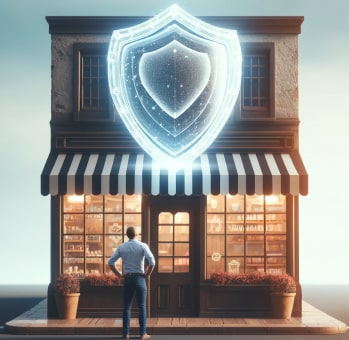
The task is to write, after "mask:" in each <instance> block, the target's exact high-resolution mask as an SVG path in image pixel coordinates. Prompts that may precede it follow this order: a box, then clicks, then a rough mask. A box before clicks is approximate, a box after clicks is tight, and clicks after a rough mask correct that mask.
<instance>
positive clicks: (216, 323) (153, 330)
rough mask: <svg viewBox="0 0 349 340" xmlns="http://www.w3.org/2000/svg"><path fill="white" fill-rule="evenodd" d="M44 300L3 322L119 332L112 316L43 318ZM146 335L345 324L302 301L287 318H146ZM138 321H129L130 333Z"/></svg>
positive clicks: (31, 328) (28, 328)
mask: <svg viewBox="0 0 349 340" xmlns="http://www.w3.org/2000/svg"><path fill="white" fill-rule="evenodd" d="M46 311H47V301H46V300H43V301H42V302H40V303H39V304H38V305H37V306H35V307H34V308H32V309H30V310H28V311H27V312H25V313H24V314H22V315H20V316H18V317H17V318H16V319H14V320H11V321H9V322H7V323H6V324H5V330H6V331H7V332H9V333H13V334H37V335H39V334H69V335H73V334H79V335H81V334H108V335H109V334H116V335H117V334H120V335H121V332H122V320H121V319H114V318H78V319H76V320H59V319H57V320H56V319H47V317H46ZM147 331H148V333H149V334H154V335H155V334H197V335H199V334H217V335H221V334H340V333H345V332H346V331H347V325H346V324H344V323H343V322H341V321H339V320H336V319H334V318H333V317H331V316H329V315H327V314H325V313H323V312H322V311H320V310H318V309H316V308H314V307H313V306H311V305H309V304H308V303H306V302H303V316H302V317H301V318H292V319H290V320H280V319H255V318H254V319H248V318H148V321H147ZM137 333H138V321H137V320H136V319H132V320H131V334H137Z"/></svg>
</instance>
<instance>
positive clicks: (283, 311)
mask: <svg viewBox="0 0 349 340" xmlns="http://www.w3.org/2000/svg"><path fill="white" fill-rule="evenodd" d="M295 296H296V293H272V294H271V305H272V312H273V313H272V315H273V317H274V318H277V319H290V318H291V316H292V310H293V305H294V299H295Z"/></svg>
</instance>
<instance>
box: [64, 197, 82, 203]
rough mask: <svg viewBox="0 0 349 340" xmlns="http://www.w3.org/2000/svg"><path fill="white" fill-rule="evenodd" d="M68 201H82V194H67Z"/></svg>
mask: <svg viewBox="0 0 349 340" xmlns="http://www.w3.org/2000/svg"><path fill="white" fill-rule="evenodd" d="M68 202H69V203H84V195H68Z"/></svg>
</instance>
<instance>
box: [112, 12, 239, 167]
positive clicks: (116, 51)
mask: <svg viewBox="0 0 349 340" xmlns="http://www.w3.org/2000/svg"><path fill="white" fill-rule="evenodd" d="M108 79H109V87H110V92H111V96H112V98H113V101H114V104H115V107H116V110H117V111H118V113H119V114H120V117H121V119H122V120H123V121H124V123H125V125H126V127H127V129H128V130H129V132H130V133H131V135H132V136H133V138H134V139H135V140H136V141H137V142H138V143H139V145H140V146H141V147H142V148H143V149H144V150H145V152H147V153H148V154H149V155H150V156H151V157H152V158H153V159H155V160H158V161H161V163H163V161H165V162H166V161H170V160H175V161H176V162H179V161H183V162H187V161H191V160H193V159H194V158H196V157H197V156H198V155H200V154H201V153H203V152H204V151H205V150H206V149H207V147H208V146H209V145H210V144H211V143H212V142H213V141H214V139H215V138H216V137H217V135H218V134H219V133H220V131H221V130H222V128H223V126H224V125H225V123H226V122H227V120H228V118H229V116H230V114H231V112H232V110H233V107H234V105H235V102H236V99H237V97H238V94H239V91H240V82H241V50H240V44H239V40H238V37H237V33H236V31H233V30H227V29H222V28H219V27H215V26H212V25H209V24H207V23H205V22H202V21H200V20H198V19H197V18H195V17H193V16H191V15H189V14H188V13H186V12H185V11H183V10H182V9H181V8H180V7H178V6H177V5H174V6H171V7H170V8H168V9H167V10H165V11H164V12H162V13H160V14H159V15H157V16H155V17H153V18H151V19H149V20H148V21H146V22H144V23H141V24H139V25H136V26H133V27H130V28H128V29H121V30H117V31H114V32H113V35H112V38H111V40H110V44H109V52H108Z"/></svg>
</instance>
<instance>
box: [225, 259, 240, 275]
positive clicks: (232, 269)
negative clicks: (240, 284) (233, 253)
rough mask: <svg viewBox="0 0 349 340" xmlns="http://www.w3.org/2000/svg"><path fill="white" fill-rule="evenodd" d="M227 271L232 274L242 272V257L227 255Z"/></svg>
mask: <svg viewBox="0 0 349 340" xmlns="http://www.w3.org/2000/svg"><path fill="white" fill-rule="evenodd" d="M227 268H228V272H229V273H232V274H239V273H243V272H244V258H243V257H233V258H232V257H227Z"/></svg>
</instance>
